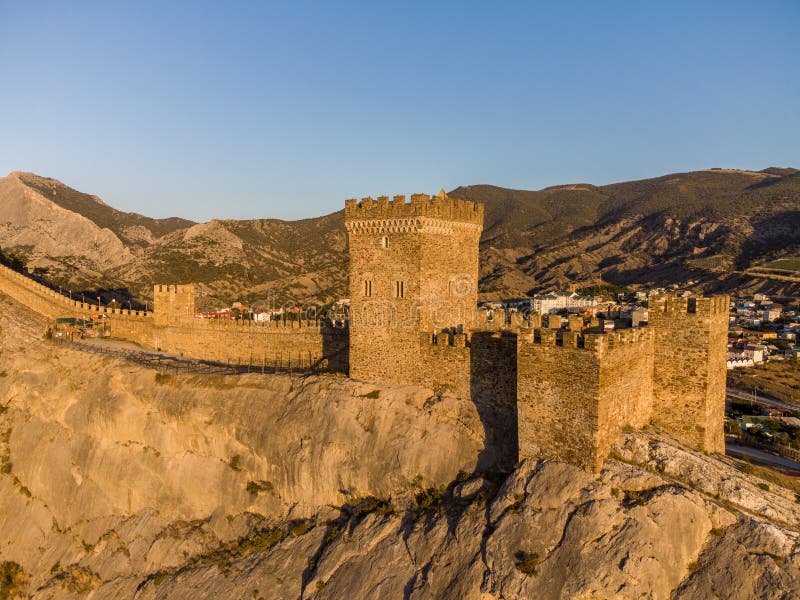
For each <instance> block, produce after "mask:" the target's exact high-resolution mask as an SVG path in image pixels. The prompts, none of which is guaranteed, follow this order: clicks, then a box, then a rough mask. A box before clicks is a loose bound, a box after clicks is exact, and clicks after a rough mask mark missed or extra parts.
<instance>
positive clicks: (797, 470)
mask: <svg viewBox="0 0 800 600" xmlns="http://www.w3.org/2000/svg"><path fill="white" fill-rule="evenodd" d="M725 454H727V455H728V456H733V457H734V458H747V459H750V460H751V461H753V462H754V463H756V464H760V465H766V466H768V467H777V468H779V469H781V470H782V471H788V472H789V474H791V475H796V476H800V462H797V461H794V460H792V459H790V458H785V457H783V456H778V455H777V454H772V453H770V452H767V451H766V450H760V449H758V448H751V447H750V446H742V445H741V444H736V443H733V442H728V441H726V442H725Z"/></svg>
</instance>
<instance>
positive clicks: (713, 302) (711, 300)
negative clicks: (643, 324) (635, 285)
mask: <svg viewBox="0 0 800 600" xmlns="http://www.w3.org/2000/svg"><path fill="white" fill-rule="evenodd" d="M729 306H730V298H729V296H726V295H718V296H690V297H688V298H682V297H678V296H669V295H664V296H656V297H655V298H651V299H650V302H649V306H648V311H649V313H651V314H653V313H666V314H671V315H678V314H696V315H701V316H707V317H710V316H717V315H727V314H728V311H729ZM651 318H652V317H651Z"/></svg>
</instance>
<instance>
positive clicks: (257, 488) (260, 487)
mask: <svg viewBox="0 0 800 600" xmlns="http://www.w3.org/2000/svg"><path fill="white" fill-rule="evenodd" d="M231 468H233V467H231ZM245 489H246V490H247V491H248V493H250V494H253V495H254V496H257V495H258V494H260V493H261V492H272V491H273V490H274V489H275V486H274V485H272V482H271V481H248V482H247V487H246V488H245Z"/></svg>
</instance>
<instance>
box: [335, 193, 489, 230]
mask: <svg viewBox="0 0 800 600" xmlns="http://www.w3.org/2000/svg"><path fill="white" fill-rule="evenodd" d="M483 211H484V209H483V204H481V203H478V202H470V201H468V200H460V199H457V198H450V197H449V196H447V195H445V194H439V195H437V196H428V195H427V194H413V195H412V196H411V201H410V202H407V201H406V197H405V196H394V197H393V198H392V199H389V197H388V196H379V197H378V198H377V199H373V198H371V197H370V198H363V199H362V200H361V201H358V200H356V199H350V200H345V208H344V218H345V223H346V224H348V223H352V222H353V221H375V220H384V219H417V218H421V217H427V218H429V219H439V220H444V221H452V222H457V223H468V224H473V225H478V226H482V225H483Z"/></svg>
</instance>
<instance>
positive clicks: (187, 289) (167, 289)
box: [153, 283, 195, 294]
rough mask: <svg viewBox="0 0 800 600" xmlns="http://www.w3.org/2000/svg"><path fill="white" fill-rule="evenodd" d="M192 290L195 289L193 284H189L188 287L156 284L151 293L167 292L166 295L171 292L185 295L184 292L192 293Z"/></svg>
mask: <svg viewBox="0 0 800 600" xmlns="http://www.w3.org/2000/svg"><path fill="white" fill-rule="evenodd" d="M194 288H195V286H194V284H193V283H190V284H188V285H169V284H167V285H163V284H157V285H154V286H153V293H154V294H155V293H160V292H162V293H163V292H167V293H170V292H171V293H173V294H178V293H186V292H192V293H194Z"/></svg>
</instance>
